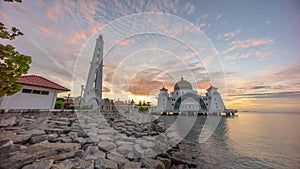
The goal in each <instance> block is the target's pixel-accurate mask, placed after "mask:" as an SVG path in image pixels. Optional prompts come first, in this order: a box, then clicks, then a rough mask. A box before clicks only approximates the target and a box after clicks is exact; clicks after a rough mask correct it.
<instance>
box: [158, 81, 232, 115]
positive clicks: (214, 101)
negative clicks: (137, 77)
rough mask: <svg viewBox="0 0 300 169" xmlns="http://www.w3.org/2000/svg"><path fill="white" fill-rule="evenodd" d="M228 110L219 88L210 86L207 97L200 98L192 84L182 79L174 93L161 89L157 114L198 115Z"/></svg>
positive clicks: (175, 86) (175, 87)
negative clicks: (180, 113) (192, 113)
mask: <svg viewBox="0 0 300 169" xmlns="http://www.w3.org/2000/svg"><path fill="white" fill-rule="evenodd" d="M225 110H226V108H225V105H224V102H223V100H222V97H221V95H220V93H219V92H218V88H215V87H213V86H210V87H209V88H208V89H207V92H206V96H199V95H198V94H197V91H195V90H193V87H192V85H191V83H190V82H188V81H186V80H184V79H183V78H181V80H180V81H179V82H177V83H176V84H175V85H174V91H173V92H171V93H168V89H166V88H164V87H163V88H162V89H160V93H159V95H158V104H157V109H156V111H157V112H175V113H178V112H196V113H222V112H224V111H225Z"/></svg>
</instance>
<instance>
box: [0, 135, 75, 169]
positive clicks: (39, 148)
mask: <svg viewBox="0 0 300 169" xmlns="http://www.w3.org/2000/svg"><path fill="white" fill-rule="evenodd" d="M79 148H80V145H79V144H76V143H49V142H47V141H45V142H41V143H38V144H34V145H31V146H29V147H28V148H25V149H21V150H20V151H17V152H13V153H11V154H8V155H7V157H6V158H0V168H5V169H9V168H20V167H22V166H24V165H26V164H29V163H32V162H33V161H34V160H36V159H39V158H41V157H50V156H54V155H57V154H60V153H64V152H72V151H75V150H78V149H79Z"/></svg>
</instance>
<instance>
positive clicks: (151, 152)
mask: <svg viewBox="0 0 300 169" xmlns="http://www.w3.org/2000/svg"><path fill="white" fill-rule="evenodd" d="M156 155H157V152H156V151H155V150H153V149H152V148H148V149H146V150H144V157H153V156H156Z"/></svg>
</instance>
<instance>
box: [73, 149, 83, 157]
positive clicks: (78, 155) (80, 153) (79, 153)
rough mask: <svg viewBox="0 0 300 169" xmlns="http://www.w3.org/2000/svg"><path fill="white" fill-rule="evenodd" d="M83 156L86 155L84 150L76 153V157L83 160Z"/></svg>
mask: <svg viewBox="0 0 300 169" xmlns="http://www.w3.org/2000/svg"><path fill="white" fill-rule="evenodd" d="M83 154H84V150H81V149H80V150H78V151H76V152H75V154H74V155H75V156H77V157H80V158H81V157H82V156H83Z"/></svg>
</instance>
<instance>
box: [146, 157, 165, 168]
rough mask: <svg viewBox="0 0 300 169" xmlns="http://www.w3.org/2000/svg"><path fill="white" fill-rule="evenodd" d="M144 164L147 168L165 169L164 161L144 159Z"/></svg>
mask: <svg viewBox="0 0 300 169" xmlns="http://www.w3.org/2000/svg"><path fill="white" fill-rule="evenodd" d="M142 164H143V165H144V166H145V167H146V168H151V169H165V165H164V163H163V162H162V161H160V160H154V159H151V158H144V159H142Z"/></svg>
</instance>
